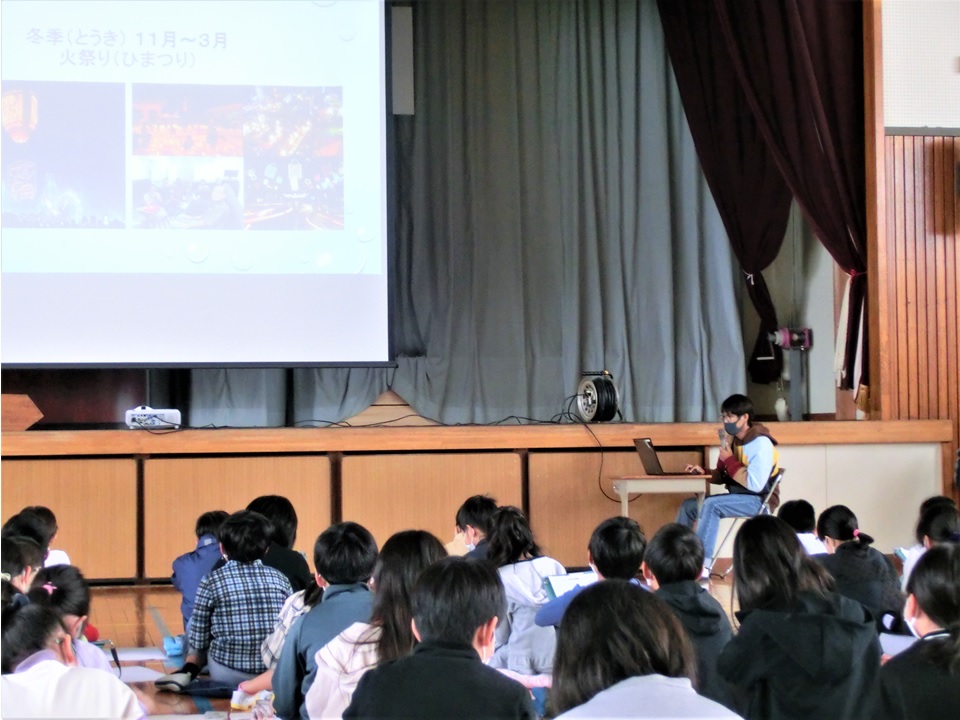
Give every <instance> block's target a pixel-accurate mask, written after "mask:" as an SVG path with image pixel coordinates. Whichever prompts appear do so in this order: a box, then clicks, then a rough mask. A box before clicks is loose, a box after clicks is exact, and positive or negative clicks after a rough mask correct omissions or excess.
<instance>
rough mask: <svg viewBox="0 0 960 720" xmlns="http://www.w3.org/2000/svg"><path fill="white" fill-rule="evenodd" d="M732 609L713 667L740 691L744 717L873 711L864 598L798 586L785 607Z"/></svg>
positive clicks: (875, 681) (800, 719)
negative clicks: (734, 628)
mask: <svg viewBox="0 0 960 720" xmlns="http://www.w3.org/2000/svg"><path fill="white" fill-rule="evenodd" d="M737 617H738V618H739V620H740V632H739V634H738V635H737V636H736V637H735V638H734V639H733V640H731V641H730V642H729V643H728V644H727V647H726V648H724V650H723V652H722V653H720V658H719V659H718V661H717V670H718V671H719V673H720V675H721V677H723V678H725V679H726V680H727V681H728V682H729V683H730V684H731V685H734V686H735V687H736V688H738V689H739V690H741V691H742V692H743V693H744V694H745V695H746V697H747V701H748V704H747V708H746V711H745V713H744V717H746V718H748V720H781V719H783V720H787V719H789V720H808V719H809V718H830V720H860V719H861V718H862V719H863V720H874V718H876V716H877V697H878V690H879V676H880V642H879V640H878V639H877V631H876V627H875V625H874V622H873V618H872V617H871V616H870V613H868V612H867V611H866V610H865V609H864V607H863V606H862V605H860V604H859V603H857V602H854V601H853V600H850V599H849V598H846V597H844V596H842V595H839V594H836V593H829V594H828V596H827V597H826V598H820V597H818V596H816V595H813V594H809V593H801V595H800V597H799V598H798V599H797V602H796V603H795V604H794V606H793V607H791V608H783V609H776V608H764V609H759V610H753V611H750V612H742V613H738V614H737Z"/></svg>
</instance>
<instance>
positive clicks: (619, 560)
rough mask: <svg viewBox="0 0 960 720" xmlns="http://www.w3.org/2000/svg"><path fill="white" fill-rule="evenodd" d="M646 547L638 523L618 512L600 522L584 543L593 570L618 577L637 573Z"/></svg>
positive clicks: (623, 577) (606, 576) (610, 577)
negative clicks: (585, 543)
mask: <svg viewBox="0 0 960 720" xmlns="http://www.w3.org/2000/svg"><path fill="white" fill-rule="evenodd" d="M646 547H647V538H646V537H645V536H644V534H643V529H642V528H641V527H640V524H639V523H638V522H637V521H636V520H633V519H631V518H627V517H622V516H620V515H617V516H615V517H611V518H607V519H606V520H604V521H603V522H602V523H600V524H599V525H598V526H597V528H596V529H595V530H594V531H593V534H592V535H591V536H590V542H589V544H588V545H587V549H588V550H589V551H590V557H591V558H593V564H594V565H595V566H596V568H597V572H598V573H600V574H601V575H603V577H604V578H607V579H612V578H620V579H621V580H630V579H632V578H635V577H636V576H637V573H638V572H639V571H640V563H641V562H643V554H644V551H645V550H646Z"/></svg>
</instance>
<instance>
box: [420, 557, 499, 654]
mask: <svg viewBox="0 0 960 720" xmlns="http://www.w3.org/2000/svg"><path fill="white" fill-rule="evenodd" d="M411 605H412V609H413V619H414V621H415V622H416V623H417V632H419V633H420V639H421V640H433V641H440V642H450V643H465V644H468V645H469V644H472V643H473V636H474V634H475V633H476V632H477V628H479V627H480V626H481V625H483V624H484V623H486V622H488V621H489V620H490V618H493V617H502V616H503V610H504V607H505V605H506V596H505V594H504V590H503V583H502V582H500V575H499V574H498V573H497V569H496V568H495V567H494V566H493V564H492V563H490V562H489V561H487V560H477V559H472V558H463V557H448V558H444V559H442V560H440V561H438V562H435V563H434V564H433V565H430V566H429V567H428V568H427V569H425V570H424V571H423V572H422V573H420V577H419V578H418V579H417V582H416V583H415V584H414V586H413V597H412V602H411Z"/></svg>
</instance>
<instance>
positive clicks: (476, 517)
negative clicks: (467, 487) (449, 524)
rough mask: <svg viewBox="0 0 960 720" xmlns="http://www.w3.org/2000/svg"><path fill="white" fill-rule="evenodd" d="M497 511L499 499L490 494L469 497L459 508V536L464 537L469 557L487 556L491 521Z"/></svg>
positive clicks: (484, 557)
mask: <svg viewBox="0 0 960 720" xmlns="http://www.w3.org/2000/svg"><path fill="white" fill-rule="evenodd" d="M496 511H497V501H496V500H494V499H493V498H492V497H490V496H489V495H474V496H473V497H469V498H467V499H466V500H465V501H464V503H463V505H461V506H460V509H459V510H457V519H456V524H457V526H456V530H457V536H458V537H461V536H462V537H463V542H464V543H465V545H466V548H467V557H472V558H481V559H484V560H485V559H486V558H487V549H488V547H489V541H488V540H487V536H488V535H489V534H490V521H491V520H492V519H493V514H494V513H495V512H496Z"/></svg>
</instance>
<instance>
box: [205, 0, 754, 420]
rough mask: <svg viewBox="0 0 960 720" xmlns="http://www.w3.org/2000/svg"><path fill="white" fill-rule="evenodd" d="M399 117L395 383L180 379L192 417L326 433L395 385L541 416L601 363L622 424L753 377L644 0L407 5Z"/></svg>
mask: <svg viewBox="0 0 960 720" xmlns="http://www.w3.org/2000/svg"><path fill="white" fill-rule="evenodd" d="M414 27H415V31H414V43H415V81H416V93H417V95H416V115H415V116H414V117H412V118H396V119H395V121H394V128H395V131H396V168H395V169H396V172H397V183H398V186H399V198H398V205H399V208H398V210H399V211H398V221H397V232H396V238H395V241H396V257H397V270H398V274H397V277H398V286H397V288H396V303H395V306H396V314H395V318H394V320H395V327H396V335H395V345H396V349H397V351H398V357H397V368H396V369H390V370H386V369H350V370H330V369H295V370H292V371H284V370H262V371H259V370H203V371H193V373H192V378H191V383H190V424H191V425H193V426H198V425H206V424H216V425H233V426H242V425H282V424H313V423H314V422H316V423H324V422H334V421H338V420H341V419H343V418H347V417H350V416H351V415H353V414H355V413H357V412H359V411H361V410H363V409H364V408H365V407H367V406H369V405H370V403H371V402H372V401H373V400H374V399H375V398H376V397H377V396H378V395H379V394H380V393H381V392H382V391H383V390H385V389H387V388H392V389H393V390H395V391H396V392H397V393H399V394H400V395H401V396H402V397H403V398H404V399H405V400H407V402H409V403H410V404H411V405H412V406H413V407H414V408H415V409H416V410H417V411H418V412H419V413H421V414H423V415H425V416H427V417H432V418H435V419H437V420H440V421H443V422H445V423H467V422H476V423H488V422H496V421H499V420H503V419H505V418H510V419H511V420H510V421H513V420H512V418H514V417H520V418H533V419H538V420H548V419H550V418H552V417H554V416H556V415H557V414H558V413H560V412H561V411H562V410H564V408H565V401H566V399H567V398H569V396H571V395H572V394H573V393H574V392H575V391H576V388H577V384H578V383H579V380H580V372H581V371H582V370H603V369H606V370H609V371H610V372H612V373H613V375H614V377H615V380H616V383H617V385H618V387H619V390H620V394H621V407H622V410H623V415H624V418H625V419H626V420H628V421H636V422H642V421H651V422H653V421H695V420H703V419H714V418H715V417H716V414H717V412H718V410H717V407H718V404H719V402H720V400H722V399H723V397H724V396H725V395H727V394H729V393H731V392H736V391H741V390H742V389H743V386H744V382H745V371H744V360H743V356H744V353H743V342H742V338H741V334H740V323H739V318H738V311H737V308H738V303H737V298H736V295H737V292H738V290H737V287H738V286H737V283H738V282H739V279H738V278H737V276H736V271H735V267H734V263H733V259H732V256H731V253H730V249H729V242H728V240H727V238H726V235H725V233H724V229H723V225H722V223H721V221H720V218H719V215H718V213H717V210H716V206H715V205H714V203H713V200H712V199H711V196H710V192H709V190H708V188H707V186H706V184H705V182H704V179H703V176H702V174H701V171H700V167H699V164H698V161H697V157H696V152H695V150H694V147H693V142H692V140H691V138H690V133H689V130H688V127H687V123H686V120H685V119H684V116H683V108H682V105H681V102H680V98H679V95H678V93H677V89H676V85H675V82H674V79H673V74H672V71H671V69H670V65H669V60H668V57H667V53H666V50H665V48H664V42H663V31H662V28H661V25H660V20H659V17H658V15H657V9H656V3H655V2H653V1H652V0H643V1H642V2H639V3H638V2H636V1H635V0H628V1H624V2H598V1H596V0H582V1H581V2H571V1H570V0H556V1H555V2H550V1H547V0H538V2H514V1H513V0H503V1H501V0H469V1H464V2H461V1H457V0H450V1H448V2H416V3H414Z"/></svg>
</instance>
